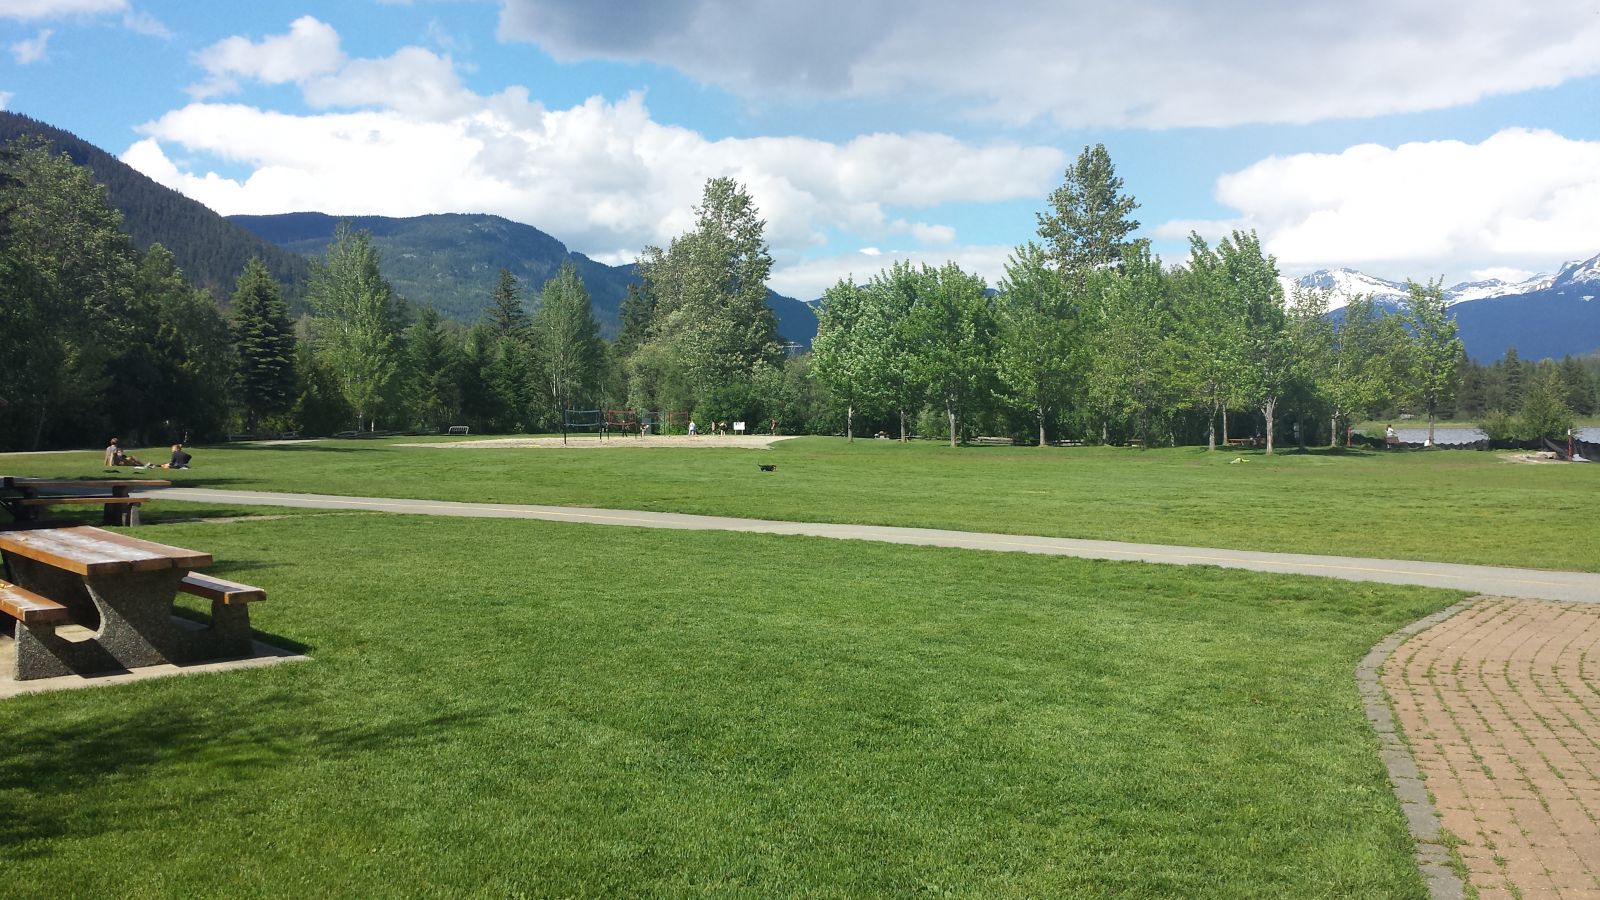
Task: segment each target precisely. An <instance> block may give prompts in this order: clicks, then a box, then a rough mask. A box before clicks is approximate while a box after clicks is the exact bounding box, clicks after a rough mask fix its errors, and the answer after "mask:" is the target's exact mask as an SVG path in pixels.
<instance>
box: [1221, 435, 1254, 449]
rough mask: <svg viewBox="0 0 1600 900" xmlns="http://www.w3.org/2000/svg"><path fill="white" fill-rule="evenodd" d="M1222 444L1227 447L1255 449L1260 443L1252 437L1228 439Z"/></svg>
mask: <svg viewBox="0 0 1600 900" xmlns="http://www.w3.org/2000/svg"><path fill="white" fill-rule="evenodd" d="M1223 443H1224V444H1226V445H1228V446H1229V447H1255V446H1259V445H1260V443H1261V442H1260V441H1258V440H1256V439H1255V438H1253V437H1247V438H1228V439H1227V440H1225V441H1223Z"/></svg>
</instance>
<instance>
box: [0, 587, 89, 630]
mask: <svg viewBox="0 0 1600 900" xmlns="http://www.w3.org/2000/svg"><path fill="white" fill-rule="evenodd" d="M0 612H3V613H5V614H6V615H8V616H10V617H11V618H13V619H16V620H17V621H18V622H21V623H22V624H24V625H60V624H62V623H64V622H67V621H70V620H71V614H70V613H69V612H68V611H67V608H66V607H65V606H62V605H61V604H59V603H57V602H55V601H54V600H51V599H50V598H48V597H41V596H39V595H38V594H35V593H34V592H33V591H30V590H28V589H27V588H25V587H19V586H18V585H15V584H12V583H11V582H9V581H0Z"/></svg>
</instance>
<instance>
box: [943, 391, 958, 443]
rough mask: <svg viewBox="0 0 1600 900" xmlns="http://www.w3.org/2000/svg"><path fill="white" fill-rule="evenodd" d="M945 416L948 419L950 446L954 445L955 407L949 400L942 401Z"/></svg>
mask: <svg viewBox="0 0 1600 900" xmlns="http://www.w3.org/2000/svg"><path fill="white" fill-rule="evenodd" d="M944 414H945V417H946V418H948V419H949V420H950V446H952V447H954V446H955V445H956V408H955V405H954V404H952V403H951V402H950V401H949V400H946V401H945V403H944Z"/></svg>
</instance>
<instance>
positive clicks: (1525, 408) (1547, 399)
mask: <svg viewBox="0 0 1600 900" xmlns="http://www.w3.org/2000/svg"><path fill="white" fill-rule="evenodd" d="M1565 394H1566V385H1565V384H1563V383H1562V380H1561V374H1560V372H1558V371H1557V370H1556V367H1555V366H1552V365H1550V364H1549V363H1548V362H1546V363H1542V364H1541V365H1540V367H1539V370H1538V371H1537V372H1536V373H1535V374H1534V376H1533V378H1532V379H1530V380H1529V382H1528V392H1527V395H1526V396H1525V397H1524V398H1523V400H1522V413H1521V414H1520V415H1519V416H1518V425H1519V426H1520V429H1519V430H1520V431H1521V434H1522V436H1523V437H1524V438H1526V439H1528V440H1535V439H1538V438H1548V439H1550V440H1564V439H1565V438H1566V436H1567V431H1568V430H1569V429H1571V428H1572V409H1571V408H1570V407H1568V406H1567V403H1566V397H1565Z"/></svg>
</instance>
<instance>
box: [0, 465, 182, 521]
mask: <svg viewBox="0 0 1600 900" xmlns="http://www.w3.org/2000/svg"><path fill="white" fill-rule="evenodd" d="M171 485H172V482H170V481H166V480H163V479H159V478H115V479H112V478H104V479H95V480H83V479H50V478H25V477H21V476H16V475H6V476H3V477H0V506H4V507H5V509H6V512H8V513H10V514H11V518H12V520H13V521H15V522H16V523H18V524H20V525H30V524H32V523H36V522H38V521H39V520H40V514H41V513H42V512H43V511H44V510H45V509H47V508H49V507H52V506H99V507H101V508H102V510H103V512H102V515H101V518H100V522H101V524H103V525H137V524H139V506H140V505H141V504H143V503H145V502H146V501H147V500H149V498H148V497H131V496H129V491H130V490H131V489H133V488H151V487H170V486H171Z"/></svg>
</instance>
